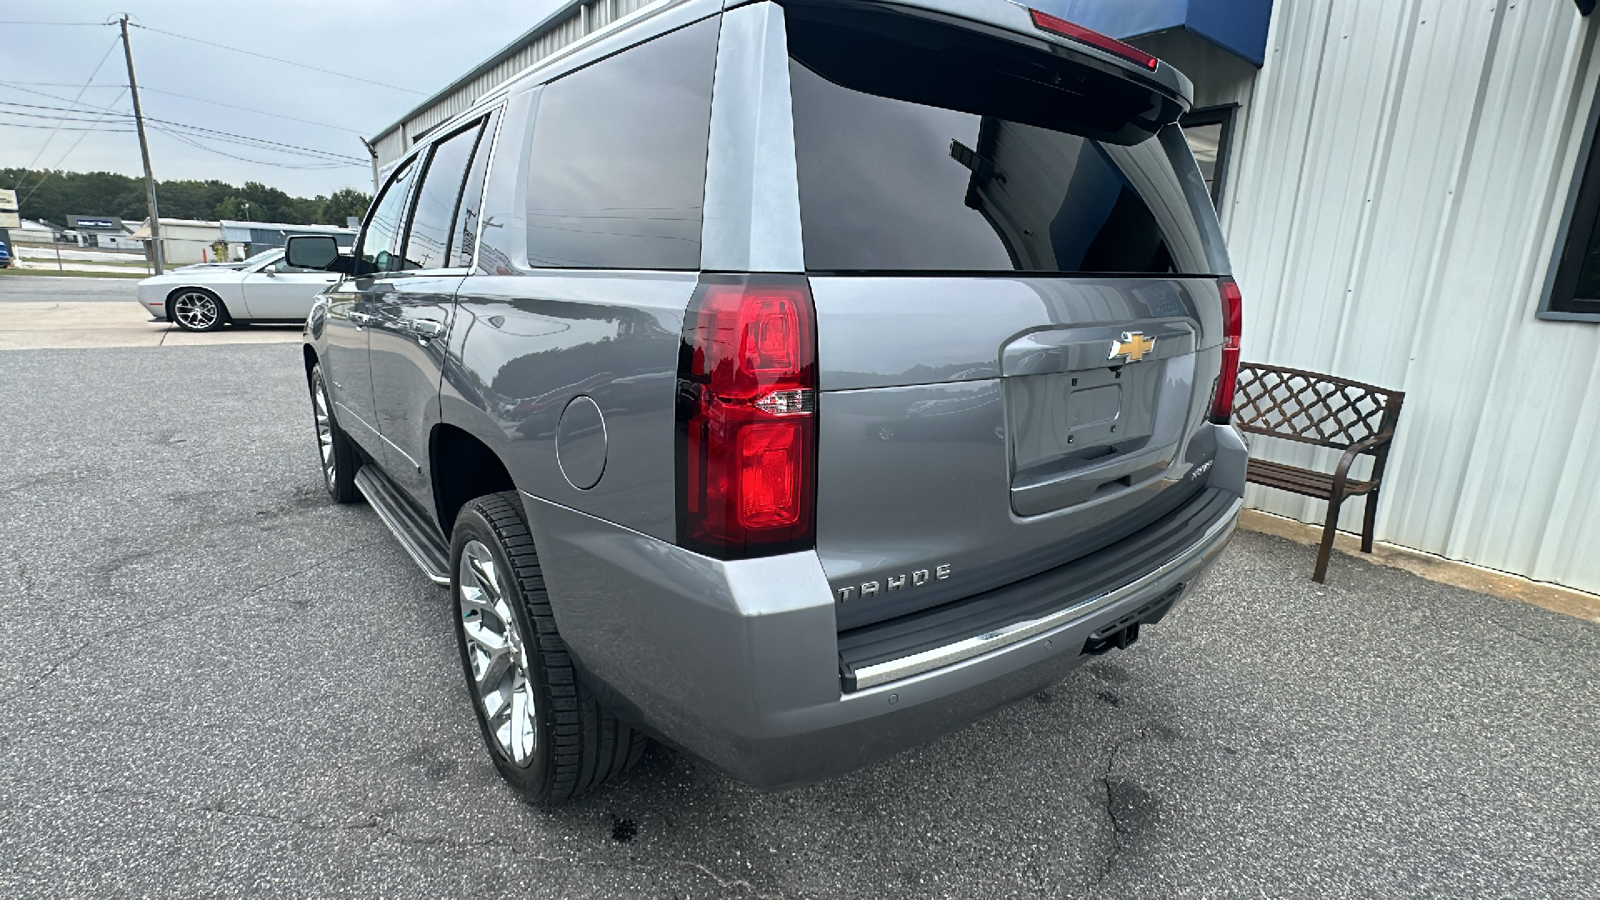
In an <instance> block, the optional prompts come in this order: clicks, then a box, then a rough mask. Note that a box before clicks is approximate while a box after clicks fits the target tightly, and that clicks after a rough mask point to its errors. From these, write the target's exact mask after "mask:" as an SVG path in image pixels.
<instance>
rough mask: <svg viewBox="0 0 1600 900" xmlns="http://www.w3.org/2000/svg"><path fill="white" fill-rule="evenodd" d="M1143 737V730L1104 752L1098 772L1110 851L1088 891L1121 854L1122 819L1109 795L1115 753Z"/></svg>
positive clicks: (1105, 874) (1108, 870)
mask: <svg viewBox="0 0 1600 900" xmlns="http://www.w3.org/2000/svg"><path fill="white" fill-rule="evenodd" d="M1144 739H1145V734H1144V732H1143V731H1140V732H1138V733H1137V734H1133V735H1129V736H1127V737H1124V738H1121V739H1120V740H1118V741H1117V742H1116V743H1114V744H1112V745H1111V751H1110V752H1109V753H1107V754H1106V765H1105V769H1104V770H1103V771H1102V772H1101V773H1100V785H1101V787H1102V788H1104V790H1105V810H1106V821H1107V822H1108V823H1109V824H1110V826H1111V829H1110V835H1111V852H1109V853H1107V854H1106V858H1105V859H1104V860H1102V861H1101V863H1100V871H1099V873H1098V874H1096V875H1095V878H1094V881H1092V882H1091V883H1090V884H1089V892H1091V893H1093V892H1097V891H1099V889H1100V885H1101V884H1102V883H1103V882H1104V881H1105V880H1106V879H1107V878H1108V877H1110V875H1111V870H1112V869H1113V868H1115V867H1116V864H1117V858H1118V857H1120V856H1121V855H1122V851H1123V846H1122V820H1121V819H1119V818H1118V817H1117V806H1116V801H1115V798H1113V797H1112V795H1111V770H1112V769H1113V768H1114V767H1115V766H1116V764H1117V754H1119V753H1121V752H1122V751H1123V749H1124V748H1126V747H1128V746H1129V745H1130V744H1133V743H1136V742H1138V741H1142V740H1144Z"/></svg>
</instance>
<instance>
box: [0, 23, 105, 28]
mask: <svg viewBox="0 0 1600 900" xmlns="http://www.w3.org/2000/svg"><path fill="white" fill-rule="evenodd" d="M110 24H111V23H110V22H0V25H57V26H61V27H63V28H78V27H83V26H89V25H93V26H95V27H96V28H102V27H104V26H106V25H110Z"/></svg>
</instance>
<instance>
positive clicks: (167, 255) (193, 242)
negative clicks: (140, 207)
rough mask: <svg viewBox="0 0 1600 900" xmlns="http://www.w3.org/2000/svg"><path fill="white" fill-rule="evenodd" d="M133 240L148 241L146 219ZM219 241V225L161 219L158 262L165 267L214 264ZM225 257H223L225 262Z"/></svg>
mask: <svg viewBox="0 0 1600 900" xmlns="http://www.w3.org/2000/svg"><path fill="white" fill-rule="evenodd" d="M133 238H134V240H137V241H140V242H141V243H143V244H148V243H149V242H150V220H149V219H146V220H144V222H142V223H140V225H139V227H138V228H136V229H134V231H133ZM221 240H222V223H221V222H207V221H205V220H203V219H169V218H167V217H166V216H162V217H161V247H162V259H163V260H164V261H165V262H166V264H167V265H169V266H187V265H189V264H191V263H201V262H218V261H219V260H218V257H217V247H216V246H215V245H217V244H218V243H220V242H221ZM148 254H149V251H148V250H147V251H146V255H148ZM226 258H227V257H223V260H226Z"/></svg>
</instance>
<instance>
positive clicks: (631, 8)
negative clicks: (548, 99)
mask: <svg viewBox="0 0 1600 900" xmlns="http://www.w3.org/2000/svg"><path fill="white" fill-rule="evenodd" d="M651 2H652V0H593V2H591V3H586V4H583V5H580V6H578V7H575V8H574V9H573V11H572V14H571V15H569V16H568V17H567V18H565V19H562V20H561V21H558V22H556V23H554V24H552V25H551V26H550V27H549V28H548V29H547V30H545V32H544V33H543V34H541V35H539V36H538V37H536V38H533V39H532V40H531V41H530V42H529V43H528V44H527V46H525V47H522V48H521V49H519V50H518V51H516V52H515V53H513V54H512V55H511V56H508V57H507V58H506V59H504V60H502V61H501V62H500V63H498V64H497V65H495V66H494V67H493V68H491V69H489V70H488V71H486V72H484V73H483V74H481V75H479V76H478V77H476V78H474V79H472V81H470V82H468V83H466V84H464V85H462V86H461V87H459V88H457V89H456V90H454V91H452V92H450V93H447V94H442V95H441V96H439V97H436V98H434V100H433V102H431V103H430V104H429V105H428V106H427V107H426V108H424V109H423V110H422V111H420V112H418V113H416V114H415V115H413V116H411V117H410V118H408V119H406V120H405V121H404V123H402V127H401V128H398V129H396V130H395V131H393V132H390V133H389V134H386V135H384V136H383V137H382V138H381V139H379V140H378V141H377V142H375V143H374V145H373V146H374V147H375V148H376V150H377V151H378V162H379V165H388V164H389V163H391V162H393V161H394V160H396V159H398V158H400V157H401V156H403V155H404V154H405V152H406V150H408V149H409V148H410V147H411V146H412V145H413V144H414V143H415V142H416V141H417V140H418V139H420V138H422V137H423V136H425V135H426V134H427V133H428V132H429V131H430V130H431V129H433V128H435V127H437V126H438V125H440V124H441V123H444V122H446V121H449V119H450V118H451V117H452V116H455V115H457V114H459V113H462V112H465V111H466V110H467V109H469V108H471V106H472V104H473V103H474V102H476V101H477V100H478V98H480V97H482V96H484V95H485V94H487V93H489V92H490V91H492V90H494V89H495V88H496V87H498V86H500V85H501V84H504V83H505V82H507V81H509V80H510V79H511V78H512V77H514V76H515V75H516V74H517V73H519V72H521V71H523V70H524V69H527V68H528V67H530V66H532V65H534V64H535V63H537V62H539V61H540V60H542V59H544V58H545V57H547V56H550V55H551V54H553V53H555V52H557V51H559V50H561V49H562V48H563V47H566V46H568V45H569V44H572V43H575V42H576V41H578V40H579V39H581V38H583V37H585V36H587V35H589V34H592V33H594V32H596V31H598V30H600V29H601V28H604V27H606V26H607V25H610V24H611V23H612V22H615V21H616V20H618V19H620V18H622V17H624V16H626V15H628V14H629V13H632V12H635V11H637V10H639V9H642V8H644V7H645V6H648V5H649V4H650V3H651ZM491 58H493V57H491Z"/></svg>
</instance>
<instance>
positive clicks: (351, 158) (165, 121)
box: [144, 116, 366, 163]
mask: <svg viewBox="0 0 1600 900" xmlns="http://www.w3.org/2000/svg"><path fill="white" fill-rule="evenodd" d="M144 118H145V121H146V122H158V123H160V124H162V125H169V126H176V127H178V128H183V129H187V130H189V131H198V132H202V133H204V134H212V135H220V136H221V137H225V138H237V139H240V140H245V141H252V142H255V143H258V144H262V145H264V146H266V147H284V148H286V149H288V150H297V151H301V152H302V153H314V154H317V155H319V156H328V157H333V158H334V159H340V160H347V161H349V162H359V163H364V162H366V160H364V159H360V158H358V157H354V156H346V155H345V154H343V153H333V152H331V151H328V150H318V149H316V148H315V147H301V146H300V145H298V144H285V143H283V142H282V141H269V140H267V139H266V138H258V137H251V136H250V135H248V134H234V133H233V132H231V131H218V130H217V129H215V128H202V127H200V126H199V125H189V124H187V123H184V122H174V121H172V120H171V119H157V118H155V117H154V116H145V117H144Z"/></svg>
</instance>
